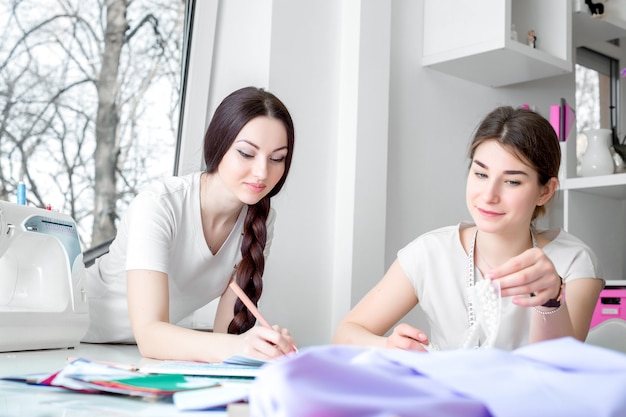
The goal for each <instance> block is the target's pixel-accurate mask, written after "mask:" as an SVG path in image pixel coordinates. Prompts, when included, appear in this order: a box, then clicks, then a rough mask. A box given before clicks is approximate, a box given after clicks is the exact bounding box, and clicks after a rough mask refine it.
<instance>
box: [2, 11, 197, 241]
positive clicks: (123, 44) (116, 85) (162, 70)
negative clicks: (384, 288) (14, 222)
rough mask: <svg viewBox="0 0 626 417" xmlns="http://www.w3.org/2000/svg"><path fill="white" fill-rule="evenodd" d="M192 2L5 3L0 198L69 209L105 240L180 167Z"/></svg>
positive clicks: (82, 226) (85, 232)
mask: <svg viewBox="0 0 626 417" xmlns="http://www.w3.org/2000/svg"><path fill="white" fill-rule="evenodd" d="M186 3H190V2H185V1H180V0H179V1H171V0H134V1H132V2H106V3H105V2H84V1H82V0H56V1H49V2H46V5H45V7H41V2H39V1H37V0H16V1H12V2H2V3H1V4H0V27H1V28H2V29H1V30H0V199H2V200H7V201H16V189H17V185H18V183H19V182H21V181H22V182H24V183H25V184H26V188H27V204H28V205H33V206H38V207H45V206H48V205H49V206H51V207H52V209H56V210H59V211H62V212H65V213H67V214H69V215H71V216H72V217H73V218H74V219H75V220H76V222H77V223H78V227H79V234H80V236H81V239H82V244H83V248H89V247H91V246H92V245H97V244H99V243H100V242H103V241H106V240H107V239H110V238H111V237H113V236H114V235H115V233H116V222H117V221H118V218H119V215H120V214H121V213H123V212H124V210H125V208H126V207H127V205H128V203H129V202H130V200H131V199H132V198H133V197H134V196H135V195H136V193H137V192H138V190H140V189H141V188H142V187H143V186H145V185H146V184H147V183H148V182H150V181H151V180H153V179H155V178H158V177H162V176H166V175H172V173H173V172H174V168H175V163H176V161H175V159H176V149H177V137H178V124H179V123H178V121H179V118H180V102H181V96H182V87H181V86H182V82H181V75H182V72H183V71H182V70H181V68H182V58H183V56H184V51H183V50H184V49H185V48H184V42H185V40H186V37H185V36H184V35H185V31H186V22H188V21H189V19H188V17H186V15H185V5H186Z"/></svg>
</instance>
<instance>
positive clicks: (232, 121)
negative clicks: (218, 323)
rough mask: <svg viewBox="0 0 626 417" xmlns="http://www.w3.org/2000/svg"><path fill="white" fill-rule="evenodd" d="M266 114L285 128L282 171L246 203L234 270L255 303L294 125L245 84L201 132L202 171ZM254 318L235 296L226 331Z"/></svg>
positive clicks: (271, 99) (277, 105) (277, 104)
mask: <svg viewBox="0 0 626 417" xmlns="http://www.w3.org/2000/svg"><path fill="white" fill-rule="evenodd" d="M259 116H266V117H271V118H274V119H277V120H280V121H281V122H282V123H283V125H284V126H285V131H286V132H287V148H288V152H287V155H286V157H285V172H284V173H283V176H282V177H281V179H280V180H279V181H278V183H277V184H276V186H275V187H274V188H273V189H272V190H271V191H270V192H269V193H268V194H267V195H266V196H265V197H264V198H262V199H261V200H260V201H259V202H258V203H256V204H254V205H251V206H248V213H247V215H246V219H245V220H244V226H243V239H242V243H241V261H240V262H239V265H237V269H236V271H235V273H234V274H235V280H236V281H237V284H239V286H240V287H241V288H242V289H243V291H245V293H246V294H247V295H248V297H250V299H251V300H252V302H253V303H254V304H255V305H256V304H258V301H259V299H260V298H261V293H262V292H263V271H264V270H265V257H264V255H263V252H264V250H265V244H266V241H267V229H266V221H267V216H268V214H269V212H270V199H271V198H272V197H273V196H275V195H276V194H278V192H279V191H280V190H281V188H282V187H283V185H284V184H285V180H286V179H287V174H288V173H289V167H290V166H291V159H292V155H293V146H294V136H295V133H294V127H293V121H292V120H291V115H290V114H289V111H288V110H287V107H285V105H284V104H283V103H282V102H281V101H280V100H279V99H278V98H277V97H276V96H275V95H273V94H272V93H269V92H267V91H265V90H263V89H261V88H256V87H245V88H241V89H239V90H236V91H234V92H233V93H231V94H230V95H228V96H227V97H226V98H225V99H224V100H223V101H222V102H221V103H220V105H219V106H218V107H217V109H216V110H215V114H214V115H213V118H212V119H211V123H210V124H209V127H208V129H207V131H206V135H205V136H204V162H205V164H206V171H207V172H208V173H214V172H216V171H217V168H218V166H219V164H220V162H221V161H222V158H223V157H224V154H226V152H227V151H228V149H230V147H231V145H232V144H233V142H234V140H235V138H236V137H237V135H238V134H239V131H240V130H241V129H242V128H243V127H244V126H245V125H246V123H248V122H249V121H250V120H252V119H254V118H255V117H259ZM254 323H255V318H254V316H253V315H252V313H250V311H248V309H247V308H246V307H245V306H244V305H243V303H242V302H241V300H239V299H237V302H236V303H235V309H234V317H233V320H232V321H231V322H230V324H229V326H228V333H234V334H241V333H244V332H245V331H247V330H248V329H250V328H251V327H252V326H253V325H254Z"/></svg>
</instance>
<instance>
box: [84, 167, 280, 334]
mask: <svg viewBox="0 0 626 417" xmlns="http://www.w3.org/2000/svg"><path fill="white" fill-rule="evenodd" d="M200 177H201V172H196V173H193V174H189V175H186V176H182V177H171V178H167V179H165V180H164V181H163V182H161V183H158V184H156V185H153V186H152V187H150V188H149V189H147V190H145V191H142V192H141V193H139V194H138V195H137V197H135V199H134V200H133V201H132V202H131V204H130V205H129V207H128V211H127V213H126V215H125V216H124V217H123V218H122V221H121V222H120V225H119V228H118V232H117V236H116V238H115V240H114V241H113V242H112V243H111V246H110V248H109V252H108V253H107V254H105V255H103V256H101V257H100V258H98V259H96V262H95V264H94V265H92V266H91V267H89V268H87V285H86V290H87V297H88V299H89V315H90V327H89V330H88V331H87V334H86V335H85V337H84V338H83V341H85V342H94V343H107V342H109V343H116V342H117V343H132V342H134V337H133V334H132V330H131V327H130V320H129V317H128V305H127V301H126V271H128V270H132V269H148V270H153V271H159V272H164V273H166V274H167V275H168V281H169V304H170V322H171V323H178V322H180V321H181V320H182V319H184V318H185V317H187V316H188V315H190V314H191V313H193V312H194V311H195V310H197V309H198V308H200V307H203V306H204V305H206V304H207V303H209V302H210V301H212V300H214V299H216V298H217V297H219V296H221V295H222V293H223V292H224V290H225V289H226V287H227V285H228V282H229V278H230V276H231V274H232V272H233V269H234V267H235V265H237V263H238V262H239V261H240V260H241V240H242V235H243V232H242V231H243V222H244V220H245V217H246V213H247V211H248V206H246V205H244V207H243V209H242V210H241V213H240V214H239V217H238V218H237V222H236V223H235V226H234V227H233V230H232V231H231V233H230V235H229V236H228V237H227V239H226V241H225V242H224V244H223V245H222V247H221V248H220V250H219V252H217V253H216V254H215V255H213V254H212V253H211V251H210V249H209V247H208V245H207V243H206V240H205V238H204V234H203V230H202V219H201V217H200ZM275 217H276V214H275V212H274V210H273V209H271V210H270V213H269V215H268V218H267V243H266V246H265V257H266V259H267V256H268V255H269V250H270V246H271V243H272V238H273V232H274V220H275Z"/></svg>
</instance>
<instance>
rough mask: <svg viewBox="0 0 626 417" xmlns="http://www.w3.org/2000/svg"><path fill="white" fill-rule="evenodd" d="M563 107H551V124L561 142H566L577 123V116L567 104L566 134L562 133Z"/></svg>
mask: <svg viewBox="0 0 626 417" xmlns="http://www.w3.org/2000/svg"><path fill="white" fill-rule="evenodd" d="M560 113H561V106H559V105H558V104H555V105H552V106H550V124H551V125H552V127H553V128H554V131H555V132H556V134H557V136H558V137H559V140H560V141H561V142H565V141H566V140H567V138H568V137H569V133H570V131H571V130H572V126H573V125H574V122H575V121H576V114H575V113H574V110H572V108H571V107H570V106H569V104H565V132H564V133H562V132H561V127H560V125H561V115H560Z"/></svg>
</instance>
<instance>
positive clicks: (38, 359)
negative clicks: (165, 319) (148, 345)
mask: <svg viewBox="0 0 626 417" xmlns="http://www.w3.org/2000/svg"><path fill="white" fill-rule="evenodd" d="M69 357H81V358H86V359H91V360H103V361H111V362H118V363H126V364H133V365H138V364H139V362H140V361H141V358H142V357H141V355H140V353H139V351H138V349H137V346H135V345H98V344H81V345H80V346H78V347H77V348H75V349H51V350H38V351H24V352H0V376H2V377H4V376H11V375H25V374H31V373H36V374H38V373H52V372H54V371H58V370H60V369H62V368H63V366H65V363H66V361H67V358H69ZM246 415H247V407H246V406H233V407H229V411H228V412H225V411H203V412H189V411H185V412H182V411H178V410H177V409H176V407H174V405H172V404H171V403H167V402H154V401H148V400H142V399H139V398H131V397H123V396H114V395H93V394H80V393H74V392H71V391H68V390H64V389H61V388H52V387H40V386H31V385H26V384H23V383H17V382H10V381H0V416H2V417H44V416H45V417H83V416H84V417H101V416H102V417H111V416H116V417H126V416H129V417H130V416H132V417H141V416H150V417H153V416H159V417H170V416H184V417H195V416H204V417H206V416H216V417H218V416H219V417H222V416H230V417H232V416H246Z"/></svg>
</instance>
